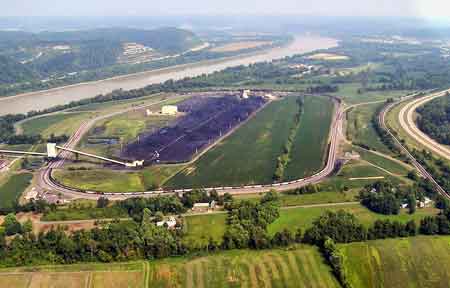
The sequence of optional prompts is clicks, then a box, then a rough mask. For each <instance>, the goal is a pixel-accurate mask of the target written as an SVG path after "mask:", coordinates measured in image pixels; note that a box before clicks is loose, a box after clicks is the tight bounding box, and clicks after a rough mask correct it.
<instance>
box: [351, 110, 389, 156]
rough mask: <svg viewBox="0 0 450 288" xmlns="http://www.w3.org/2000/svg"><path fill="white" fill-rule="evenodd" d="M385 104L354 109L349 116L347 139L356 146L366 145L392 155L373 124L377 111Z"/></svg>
mask: <svg viewBox="0 0 450 288" xmlns="http://www.w3.org/2000/svg"><path fill="white" fill-rule="evenodd" d="M383 105H384V103H377V104H369V105H363V106H359V107H355V108H353V109H352V110H351V111H350V112H349V113H348V114H347V130H346V132H347V138H348V139H349V140H350V141H352V142H353V143H355V144H364V145H367V146H368V147H370V148H371V149H373V150H377V151H380V152H382V153H385V154H391V151H390V150H389V148H388V147H386V145H384V144H383V142H381V139H380V137H379V136H378V134H377V132H376V131H375V128H374V127H373V124H372V118H373V117H374V115H375V113H376V112H377V109H379V107H381V106H383Z"/></svg>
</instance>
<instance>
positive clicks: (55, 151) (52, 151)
mask: <svg viewBox="0 0 450 288" xmlns="http://www.w3.org/2000/svg"><path fill="white" fill-rule="evenodd" d="M61 151H67V152H70V153H73V154H75V155H83V156H86V157H90V158H94V159H99V160H102V161H105V162H109V163H113V164H118V165H122V166H125V167H130V168H131V167H141V166H143V165H144V160H142V161H133V162H123V161H118V160H114V159H110V158H106V157H103V156H98V155H94V154H91V153H86V152H83V151H79V150H75V149H71V148H68V147H64V146H58V145H56V143H47V153H43V152H29V151H18V150H0V154H11V155H24V156H27V155H29V156H40V157H48V158H50V159H56V158H58V157H59V154H60V153H61Z"/></svg>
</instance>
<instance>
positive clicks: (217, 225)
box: [183, 213, 227, 247]
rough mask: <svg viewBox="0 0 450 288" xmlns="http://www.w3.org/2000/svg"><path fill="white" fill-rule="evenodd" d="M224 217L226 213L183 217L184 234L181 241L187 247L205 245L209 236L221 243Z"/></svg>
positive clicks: (223, 231) (225, 217)
mask: <svg viewBox="0 0 450 288" xmlns="http://www.w3.org/2000/svg"><path fill="white" fill-rule="evenodd" d="M226 219H227V214H226V213H217V214H208V215H196V216H186V217H184V221H185V222H184V225H185V226H184V229H185V231H186V236H185V237H184V239H183V241H184V242H185V244H186V245H188V246H189V247H205V246H206V245H208V243H209V239H210V238H212V239H213V240H214V241H217V242H218V243H221V242H222V237H223V234H224V233H225V227H226V226H225V225H226V223H225V221H226ZM205 227H207V229H205Z"/></svg>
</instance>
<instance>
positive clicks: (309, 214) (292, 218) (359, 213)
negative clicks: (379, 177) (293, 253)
mask: <svg viewBox="0 0 450 288" xmlns="http://www.w3.org/2000/svg"><path fill="white" fill-rule="evenodd" d="M340 209H343V210H345V211H348V212H350V213H352V214H354V215H355V216H356V218H358V220H359V221H360V222H361V223H362V224H364V225H366V226H369V225H371V224H372V223H373V222H374V221H375V220H377V219H381V220H385V219H390V220H398V221H400V222H404V223H405V222H408V221H409V220H415V221H416V222H417V223H419V221H420V219H422V218H424V217H425V216H429V215H436V214H437V213H438V209H435V208H423V209H417V211H416V213H414V214H412V215H410V214H408V211H407V209H402V211H401V213H400V214H399V215H383V214H377V213H374V212H372V211H370V210H369V209H367V208H365V207H364V206H362V205H360V204H345V205H338V206H331V205H330V206H328V207H308V208H290V209H283V210H281V215H280V217H279V218H278V219H277V220H276V221H275V222H273V223H272V224H270V225H269V227H268V231H269V233H270V234H272V235H273V234H275V233H276V232H278V231H282V230H283V229H289V230H291V231H295V230H296V229H297V228H301V229H302V230H303V231H304V230H305V229H307V228H308V227H310V226H311V224H312V222H313V221H314V220H315V219H316V218H318V217H319V216H320V215H322V214H323V212H324V211H326V210H330V211H336V210H340Z"/></svg>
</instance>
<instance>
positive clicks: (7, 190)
mask: <svg viewBox="0 0 450 288" xmlns="http://www.w3.org/2000/svg"><path fill="white" fill-rule="evenodd" d="M31 179H33V174H31V173H20V174H15V175H12V176H10V177H9V178H8V179H7V180H6V182H4V183H3V184H2V185H1V186H0V208H11V207H12V206H13V205H14V203H15V202H16V201H17V199H19V197H20V195H21V194H22V193H23V191H25V189H26V188H27V187H28V186H29V185H30V183H31Z"/></svg>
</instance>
